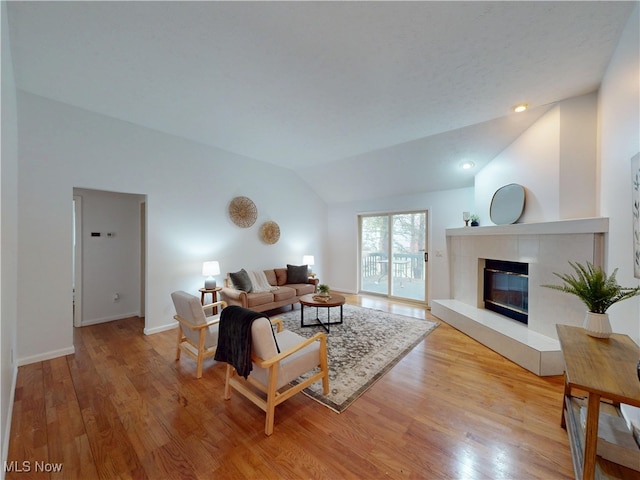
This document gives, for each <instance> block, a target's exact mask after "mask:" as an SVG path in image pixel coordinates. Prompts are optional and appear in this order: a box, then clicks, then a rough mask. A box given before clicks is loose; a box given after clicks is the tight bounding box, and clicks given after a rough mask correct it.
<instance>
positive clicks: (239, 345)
mask: <svg viewBox="0 0 640 480" xmlns="http://www.w3.org/2000/svg"><path fill="white" fill-rule="evenodd" d="M262 317H264V318H266V319H267V320H268V319H269V317H267V316H266V315H265V314H264V313H260V312H254V311H253V310H249V309H247V308H243V307H239V306H237V305H230V306H228V307H227V308H224V309H223V310H222V313H221V314H220V325H219V327H218V348H217V349H216V354H215V356H214V357H213V358H215V359H216V360H218V361H219V362H226V363H228V364H230V365H232V366H233V367H234V368H235V369H236V372H238V375H242V376H243V377H244V378H245V379H246V378H247V377H248V376H249V374H250V373H251V370H252V369H253V362H252V361H251V325H252V324H253V321H254V320H256V319H258V318H262ZM272 332H273V330H272ZM274 340H275V335H274ZM276 347H277V343H276ZM278 352H280V350H279V349H278Z"/></svg>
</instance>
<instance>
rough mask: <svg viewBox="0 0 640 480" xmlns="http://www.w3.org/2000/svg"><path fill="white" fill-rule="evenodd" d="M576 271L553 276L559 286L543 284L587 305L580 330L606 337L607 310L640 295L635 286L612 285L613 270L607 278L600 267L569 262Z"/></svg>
mask: <svg viewBox="0 0 640 480" xmlns="http://www.w3.org/2000/svg"><path fill="white" fill-rule="evenodd" d="M569 265H571V267H572V268H573V269H574V271H575V272H576V273H575V275H571V274H560V273H555V272H554V273H553V274H554V275H555V276H556V277H558V278H560V279H561V280H562V281H563V282H564V284H563V285H543V287H547V288H552V289H554V290H559V291H561V292H565V293H570V294H572V295H576V296H577V297H578V298H580V300H582V302H583V303H584V304H585V305H586V306H587V314H586V315H585V319H584V324H583V327H584V329H585V330H586V332H587V334H588V335H591V336H592V337H597V338H609V336H610V335H611V323H610V322H609V314H608V313H607V310H608V308H609V307H610V306H611V305H613V304H614V303H617V302H620V301H622V300H626V299H627V298H631V297H634V296H636V295H638V294H640V286H639V287H621V286H620V285H618V282H616V273H617V272H618V269H617V268H616V269H615V270H614V271H613V273H612V274H611V275H607V274H606V273H605V272H604V271H603V270H602V268H601V267H596V266H594V265H593V264H592V263H589V262H587V265H586V266H585V265H582V264H580V263H577V262H576V263H573V262H569Z"/></svg>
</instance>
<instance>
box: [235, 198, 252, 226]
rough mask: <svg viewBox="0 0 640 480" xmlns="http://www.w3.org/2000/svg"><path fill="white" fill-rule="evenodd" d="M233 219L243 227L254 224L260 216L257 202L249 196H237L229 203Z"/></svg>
mask: <svg viewBox="0 0 640 480" xmlns="http://www.w3.org/2000/svg"><path fill="white" fill-rule="evenodd" d="M229 216H230V217H231V221H232V222H233V223H235V224H236V225H238V226H239V227H242V228H247V227H250V226H251V225H253V224H254V223H255V221H256V218H258V209H257V208H256V204H255V203H253V201H252V200H251V199H250V198H248V197H235V198H234V199H233V200H231V203H230V204H229Z"/></svg>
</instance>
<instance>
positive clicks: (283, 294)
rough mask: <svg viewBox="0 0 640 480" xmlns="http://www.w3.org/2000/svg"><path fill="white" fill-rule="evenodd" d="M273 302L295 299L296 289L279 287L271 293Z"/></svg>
mask: <svg viewBox="0 0 640 480" xmlns="http://www.w3.org/2000/svg"><path fill="white" fill-rule="evenodd" d="M272 294H273V300H274V301H276V302H281V301H283V300H289V299H291V298H295V296H296V289H295V288H289V287H280V288H279V289H278V290H276V291H274V292H272Z"/></svg>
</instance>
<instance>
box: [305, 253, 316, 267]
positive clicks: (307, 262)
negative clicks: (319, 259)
mask: <svg viewBox="0 0 640 480" xmlns="http://www.w3.org/2000/svg"><path fill="white" fill-rule="evenodd" d="M302 264H303V265H309V266H311V265H313V264H314V263H313V255H304V256H303V257H302Z"/></svg>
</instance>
